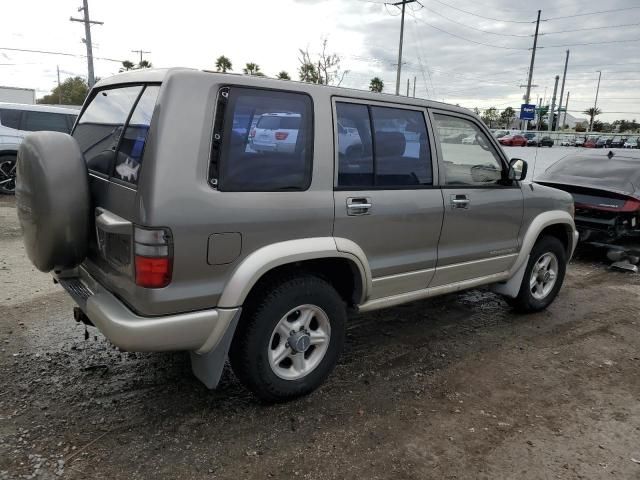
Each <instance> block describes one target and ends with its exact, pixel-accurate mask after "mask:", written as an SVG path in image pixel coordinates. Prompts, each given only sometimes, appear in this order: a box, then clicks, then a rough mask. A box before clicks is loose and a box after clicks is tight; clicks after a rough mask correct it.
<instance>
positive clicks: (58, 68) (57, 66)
mask: <svg viewBox="0 0 640 480" xmlns="http://www.w3.org/2000/svg"><path fill="white" fill-rule="evenodd" d="M56 70H58V104H60V105H62V87H61V86H60V65H56Z"/></svg>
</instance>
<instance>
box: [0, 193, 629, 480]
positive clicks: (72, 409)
mask: <svg viewBox="0 0 640 480" xmlns="http://www.w3.org/2000/svg"><path fill="white" fill-rule="evenodd" d="M0 307H1V308H0V312H1V316H0V479H3V480H4V479H13V478H44V479H48V478H61V477H62V478H69V479H85V478H86V479H94V478H121V479H137V478H180V479H187V478H188V479H192V478H193V479H200V478H203V479H204V478H207V479H209V478H224V479H227V478H228V479H238V478H240V479H263V478H301V479H302V478H306V479H329V478H335V479H352V478H353V479H363V478H364V479H429V478H434V479H454V478H455V479H514V478H517V479H521V480H522V479H556V478H560V479H575V478H585V479H599V478H621V479H639V478H640V332H639V329H640V314H639V312H640V275H633V274H626V273H617V272H613V271H610V270H609V269H608V267H607V265H606V264H605V263H604V262H603V261H601V260H600V259H599V257H598V256H597V255H595V254H593V253H589V252H581V253H579V255H578V258H577V259H575V260H574V261H573V262H572V263H571V265H570V268H569V273H568V278H567V280H566V283H565V286H564V288H563V290H562V292H561V295H560V297H559V298H558V299H557V301H556V302H555V303H554V304H553V305H552V306H551V307H550V308H549V310H548V311H546V312H543V313H540V314H536V315H530V316H520V315H515V314H513V313H512V312H510V311H509V309H508V308H507V306H506V304H505V303H504V302H503V301H502V300H501V299H500V298H499V297H497V296H496V295H494V294H491V293H489V292H487V291H485V290H473V291H469V292H465V293H461V294H455V295H448V296H446V297H442V298H438V299H435V300H430V301H423V302H418V303H414V304H410V305H406V306H401V307H397V308H393V309H390V310H385V311H380V312H376V313H373V314H368V315H362V316H359V317H356V318H353V319H352V321H351V323H350V326H349V336H348V345H347V350H346V352H345V354H344V356H343V358H342V361H341V362H340V364H339V365H338V367H337V369H336V371H335V373H334V374H333V375H332V376H331V377H330V378H329V380H328V382H327V383H326V384H325V385H324V386H323V387H322V388H321V389H320V390H319V391H317V392H315V393H314V394H312V395H310V396H308V397H306V398H303V399H301V400H298V401H295V402H292V403H288V404H284V405H276V406H264V405H261V404H259V403H258V402H256V401H255V400H254V398H253V397H252V396H251V395H250V394H249V393H248V392H247V391H245V390H244V389H243V388H242V387H241V386H240V385H239V383H238V382H237V380H236V379H235V377H234V376H233V373H232V372H231V371H230V370H228V369H227V370H226V371H225V373H224V376H223V380H222V383H221V385H220V387H219V389H218V390H217V391H214V392H211V391H208V390H206V389H205V388H204V387H203V386H202V385H200V384H199V383H198V382H197V381H196V380H195V379H194V378H193V376H192V374H191V372H190V367H189V362H188V356H187V355H186V354H183V353H176V354H134V353H123V352H120V351H118V350H117V349H114V348H113V347H112V346H111V345H110V344H109V343H108V342H107V341H106V340H105V339H104V337H102V335H100V334H99V333H98V332H97V331H96V330H95V329H89V331H88V333H89V338H88V339H86V340H85V329H84V327H83V326H81V325H78V324H76V323H75V322H74V321H73V319H72V317H71V308H72V302H71V301H70V300H69V299H68V298H67V296H66V295H65V294H64V293H63V292H62V290H61V289H60V288H59V287H57V286H54V285H53V284H52V283H51V279H50V278H49V276H48V275H45V274H41V273H39V272H37V271H35V270H34V269H33V268H32V267H31V266H30V264H29V263H28V260H27V259H26V257H25V255H24V249H23V247H22V243H21V238H20V232H19V228H18V225H17V221H16V219H15V209H14V207H13V202H12V200H11V199H8V198H6V197H5V198H3V199H0Z"/></svg>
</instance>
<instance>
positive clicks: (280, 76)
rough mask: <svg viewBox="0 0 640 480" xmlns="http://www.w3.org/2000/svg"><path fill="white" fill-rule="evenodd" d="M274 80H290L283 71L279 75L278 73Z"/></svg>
mask: <svg viewBox="0 0 640 480" xmlns="http://www.w3.org/2000/svg"><path fill="white" fill-rule="evenodd" d="M276 78H277V79H278V80H291V77H290V76H289V74H288V73H287V72H285V71H284V70H282V71H281V72H280V73H278V75H277V76H276Z"/></svg>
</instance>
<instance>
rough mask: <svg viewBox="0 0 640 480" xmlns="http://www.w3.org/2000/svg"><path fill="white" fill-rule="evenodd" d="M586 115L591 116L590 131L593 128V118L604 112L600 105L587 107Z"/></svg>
mask: <svg viewBox="0 0 640 480" xmlns="http://www.w3.org/2000/svg"><path fill="white" fill-rule="evenodd" d="M582 113H584V114H585V115H588V116H589V131H592V130H593V119H594V118H595V117H597V116H598V115H600V114H601V113H602V110H600V109H599V108H598V107H591V108H587V109H586V110H585V111H584V112H582Z"/></svg>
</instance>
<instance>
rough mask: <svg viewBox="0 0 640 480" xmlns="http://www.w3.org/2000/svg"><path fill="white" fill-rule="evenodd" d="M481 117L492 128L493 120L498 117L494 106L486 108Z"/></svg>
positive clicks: (495, 120) (496, 119)
mask: <svg viewBox="0 0 640 480" xmlns="http://www.w3.org/2000/svg"><path fill="white" fill-rule="evenodd" d="M481 118H482V121H483V122H484V123H485V124H487V126H488V127H489V128H493V122H497V121H498V118H499V116H498V110H497V109H496V107H491V108H487V109H486V110H485V111H484V115H482V117H481Z"/></svg>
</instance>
